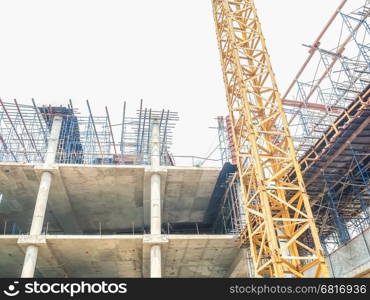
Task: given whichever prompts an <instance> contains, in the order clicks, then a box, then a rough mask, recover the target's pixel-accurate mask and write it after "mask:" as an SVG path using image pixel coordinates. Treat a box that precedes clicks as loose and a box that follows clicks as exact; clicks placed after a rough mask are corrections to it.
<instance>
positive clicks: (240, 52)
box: [212, 0, 328, 277]
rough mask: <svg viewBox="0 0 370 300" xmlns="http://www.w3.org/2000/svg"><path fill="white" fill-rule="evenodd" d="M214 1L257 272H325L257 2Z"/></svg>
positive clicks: (246, 238)
mask: <svg viewBox="0 0 370 300" xmlns="http://www.w3.org/2000/svg"><path fill="white" fill-rule="evenodd" d="M212 2H213V11H214V19H215V23H216V31H217V37H218V45H219V50H220V55H221V64H222V70H223V74H224V82H225V87H226V94H227V103H228V108H229V112H230V118H231V120H232V126H233V138H234V143H235V147H236V152H237V157H238V162H237V165H238V170H239V177H240V182H241V185H242V191H243V197H244V208H245V213H246V218H247V220H246V221H247V222H246V224H247V225H246V228H245V230H244V232H242V233H241V241H242V243H243V244H248V245H249V247H250V250H251V255H252V258H253V264H254V271H255V276H257V277H286V276H293V277H307V276H310V277H327V276H328V270H327V266H326V264H325V261H324V257H323V253H322V249H321V245H320V241H319V237H318V233H317V229H316V226H315V223H314V219H313V215H312V211H311V207H310V204H309V199H308V196H307V193H306V189H305V185H304V182H303V178H302V174H301V171H300V167H299V165H298V162H297V159H296V153H295V150H294V146H293V142H292V138H291V137H290V134H289V129H288V123H287V120H286V116H285V113H284V111H283V108H282V101H281V98H280V94H279V92H278V88H277V85H276V81H275V76H274V73H273V71H272V67H271V63H270V58H269V55H268V52H267V48H266V44H265V40H264V37H263V34H262V31H261V25H260V23H259V20H258V17H257V14H256V8H255V5H254V2H253V1H252V0H233V1H231V0H213V1H212ZM292 170H293V171H292ZM288 171H290V176H287V174H288Z"/></svg>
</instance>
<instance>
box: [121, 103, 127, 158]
mask: <svg viewBox="0 0 370 300" xmlns="http://www.w3.org/2000/svg"><path fill="white" fill-rule="evenodd" d="M125 117H126V101H124V102H123V113H122V129H121V145H120V150H121V156H123V152H124V147H123V143H124V139H125Z"/></svg>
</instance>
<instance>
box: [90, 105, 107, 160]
mask: <svg viewBox="0 0 370 300" xmlns="http://www.w3.org/2000/svg"><path fill="white" fill-rule="evenodd" d="M86 104H87V108H88V110H89V115H90V119H91V124H92V127H93V129H94V133H95V137H96V142H97V143H98V148H99V152H100V155H101V159H102V164H104V154H103V150H102V147H101V144H100V141H99V136H98V132H97V130H96V126H95V122H94V117H93V115H92V113H91V108H90V104H89V100H86Z"/></svg>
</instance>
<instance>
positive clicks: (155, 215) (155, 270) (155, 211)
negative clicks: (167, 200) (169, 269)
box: [150, 120, 162, 278]
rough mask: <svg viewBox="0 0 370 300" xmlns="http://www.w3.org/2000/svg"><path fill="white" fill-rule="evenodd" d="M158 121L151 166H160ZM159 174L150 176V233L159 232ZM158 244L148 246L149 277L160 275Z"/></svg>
mask: <svg viewBox="0 0 370 300" xmlns="http://www.w3.org/2000/svg"><path fill="white" fill-rule="evenodd" d="M159 148H160V147H159V122H158V120H154V121H153V124H152V139H151V151H152V152H151V162H152V167H153V168H158V167H159V166H160V153H159ZM161 225H162V220H161V175H159V174H157V173H154V174H152V175H151V177H150V234H154V235H160V234H161ZM161 250H162V249H161V246H160V245H153V246H151V248H150V277H151V278H160V277H162V251H161Z"/></svg>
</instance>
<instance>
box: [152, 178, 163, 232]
mask: <svg viewBox="0 0 370 300" xmlns="http://www.w3.org/2000/svg"><path fill="white" fill-rule="evenodd" d="M150 233H151V234H161V175H159V174H152V175H151V177H150Z"/></svg>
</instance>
